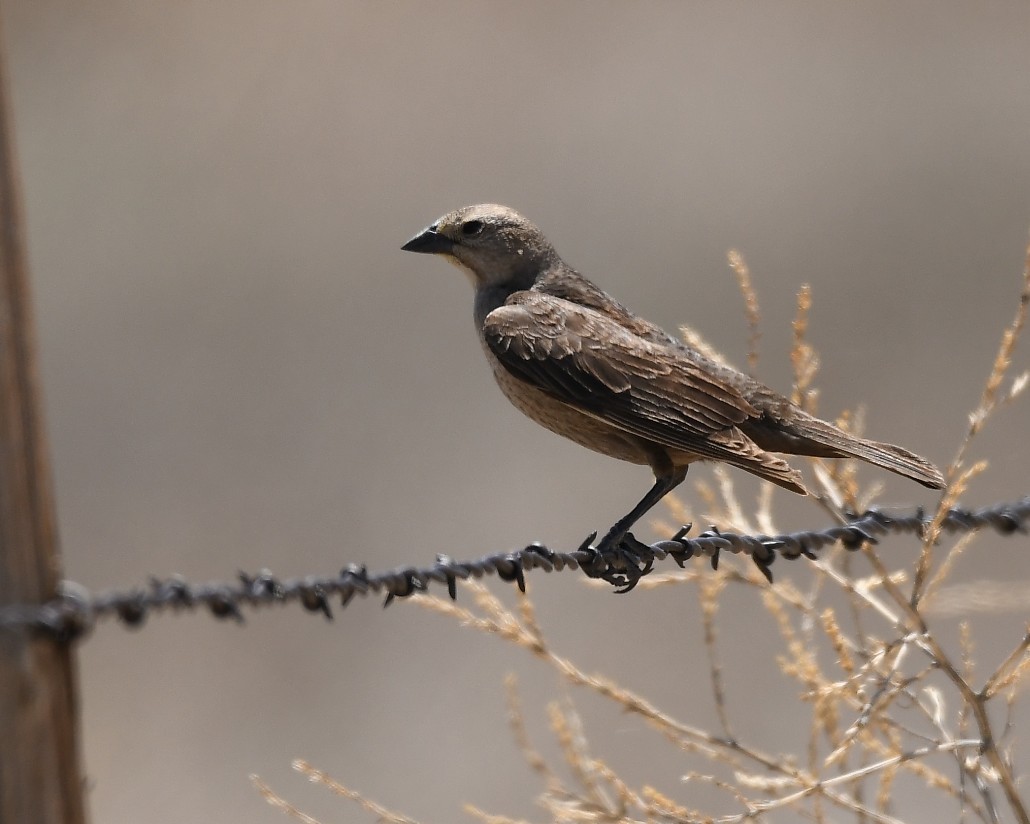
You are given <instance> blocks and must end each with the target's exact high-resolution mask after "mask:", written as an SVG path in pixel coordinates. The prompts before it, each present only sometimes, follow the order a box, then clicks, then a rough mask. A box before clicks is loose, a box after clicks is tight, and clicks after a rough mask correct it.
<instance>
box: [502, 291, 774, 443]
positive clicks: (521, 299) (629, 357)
mask: <svg viewBox="0 0 1030 824" xmlns="http://www.w3.org/2000/svg"><path fill="white" fill-rule="evenodd" d="M482 331H483V337H484V340H485V341H486V344H487V346H488V347H489V348H490V351H491V352H492V353H493V354H494V356H495V357H496V358H497V360H498V361H499V362H500V363H501V365H502V366H504V368H505V369H507V370H508V371H509V372H511V373H512V374H513V375H515V376H516V377H517V378H519V379H521V380H524V381H526V382H528V383H529V384H531V385H533V386H535V387H536V388H538V389H540V390H542V391H544V392H547V393H548V394H550V395H551V396H552V397H554V398H556V399H558V400H560V401H562V402H563V403H567V404H568V405H570V406H572V407H574V408H576V409H578V410H580V411H582V412H586V413H588V414H590V415H592V416H594V417H596V418H599V419H601V420H603V421H605V422H607V423H609V424H611V425H612V426H615V427H618V428H619V429H622V430H624V431H626V432H628V433H631V434H633V435H636V436H638V437H641V438H645V439H647V440H650V441H654V442H656V443H658V444H661V445H663V446H665V447H667V448H670V449H678V450H682V451H685V452H694V453H696V454H704V455H710V456H711V457H717V458H721V459H722V460H726V459H727V457H728V455H727V453H728V452H731V451H732V450H733V446H732V444H733V443H734V442H735V439H726V438H722V439H720V438H716V439H715V440H714V441H709V436H711V435H714V434H716V433H720V432H725V431H727V430H731V429H733V428H734V427H736V426H737V425H738V424H740V423H743V422H744V421H746V420H747V419H749V418H752V417H757V416H758V411H757V410H756V409H755V408H754V407H753V406H752V405H751V404H750V403H749V402H748V401H747V400H746V399H745V398H744V397H743V396H742V395H741V393H740V392H739V391H737V389H736V388H734V387H733V386H732V385H730V384H729V383H727V382H726V381H723V380H720V378H719V377H717V376H715V375H712V374H709V373H708V372H707V371H706V370H704V369H703V367H702V366H700V365H698V364H696V363H694V362H692V361H691V360H690V359H689V358H687V357H684V356H683V355H682V353H680V352H678V351H677V350H676V349H675V348H674V347H669V346H664V345H661V344H660V343H658V342H655V341H652V340H647V339H644V338H641V337H639V336H637V335H635V334H633V333H632V332H631V331H629V330H628V329H626V328H624V327H623V326H621V325H620V324H618V323H616V322H615V321H614V320H612V319H610V318H608V317H606V316H605V315H603V314H602V313H600V312H598V311H596V310H594V309H592V308H589V307H585V306H580V305H578V304H576V303H573V302H571V301H569V300H565V299H564V298H560V297H556V296H553V295H548V294H542V293H538V292H529V291H526V292H516V293H515V294H513V295H512V296H510V297H509V298H508V300H507V302H506V303H505V304H504V305H503V306H501V307H498V308H497V309H495V310H493V311H492V312H490V314H489V315H487V317H486V319H485V322H484V324H483V330H482ZM737 432H738V434H739V430H737Z"/></svg>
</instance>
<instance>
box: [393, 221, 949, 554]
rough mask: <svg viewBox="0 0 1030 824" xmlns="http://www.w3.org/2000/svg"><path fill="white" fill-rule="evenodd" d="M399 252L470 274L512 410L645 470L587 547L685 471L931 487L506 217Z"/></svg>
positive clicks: (452, 226) (606, 542) (430, 236)
mask: <svg viewBox="0 0 1030 824" xmlns="http://www.w3.org/2000/svg"><path fill="white" fill-rule="evenodd" d="M402 248H403V249H405V250H406V251H412V252H426V253H433V254H441V255H446V256H448V257H449V258H450V259H451V260H452V262H454V263H456V264H458V266H459V267H460V268H462V269H464V270H465V271H466V273H467V274H468V275H469V276H470V278H471V280H472V282H473V285H474V286H475V288H476V302H475V320H476V328H477V330H478V331H479V335H480V339H481V341H482V342H483V346H484V349H485V351H486V355H487V359H488V360H489V361H490V365H491V367H492V368H493V371H494V376H495V377H496V378H497V382H498V384H499V385H500V387H501V389H502V391H503V392H504V394H505V395H506V396H507V397H508V399H509V400H510V401H511V402H512V403H513V404H514V405H515V406H516V407H517V408H518V409H519V410H521V411H522V412H523V413H525V414H526V415H528V416H529V417H530V418H532V419H533V420H535V421H536V422H537V423H539V424H541V425H543V426H545V427H547V428H548V429H550V430H551V431H552V432H556V433H558V434H559V435H564V436H565V437H567V438H571V439H572V440H574V441H576V443H579V444H582V445H583V446H586V447H588V448H590V449H593V450H595V451H597V452H602V453H604V454H606V455H610V456H612V457H615V458H619V459H620V460H624V461H630V462H632V463H638V464H647V465H648V466H650V467H651V469H652V471H653V472H654V475H655V485H654V487H653V488H652V489H651V491H650V492H649V493H648V494H647V495H645V496H644V498H643V499H642V500H641V501H640V503H639V504H637V506H636V507H634V508H633V510H632V511H631V512H630V513H629V514H627V515H626V516H625V517H624V518H622V519H620V520H619V521H618V522H617V523H616V524H615V525H614V526H613V527H612V528H611V530H609V532H608V534H607V535H606V536H605V538H604V539H603V540H602V542H601V543H600V544H599V548H601V549H609V548H613V547H616V546H618V545H619V544H620V543H621V541H622V539H623V538H624V537H625V535H626V533H627V531H628V530H629V528H630V527H631V526H632V525H633V523H635V522H636V521H637V520H638V519H639V518H640V516H642V515H643V514H644V513H645V512H646V511H647V510H648V509H650V508H651V507H652V506H654V504H655V503H657V502H658V501H659V500H660V499H661V498H662V497H663V496H664V495H665V494H666V493H668V492H669V491H670V490H671V489H673V488H675V487H676V486H677V485H678V484H680V483H681V482H682V481H683V479H684V478H685V477H686V473H687V467H688V465H689V464H691V463H692V462H693V461H697V460H716V461H722V462H724V463H728V464H732V465H733V466H737V467H740V468H741V469H744V470H746V471H748V472H750V473H752V474H753V475H757V476H758V477H760V478H764V479H765V480H768V481H771V482H772V483H775V484H778V485H779V486H782V487H784V488H785V489H789V490H791V491H792V492H798V493H800V494H802V495H804V494H807V490H806V489H805V486H804V483H803V482H802V479H801V475H800V474H799V473H798V472H797V470H795V469H793V468H792V467H791V466H790V465H789V464H788V463H787V462H786V461H784V460H783V459H782V458H779V457H776V456H775V455H772V454H770V453H771V452H781V453H788V454H793V455H809V456H813V457H823V458H859V459H861V460H863V461H867V462H868V463H872V464H875V465H876V466H879V467H882V468H883V469H887V470H890V471H891V472H896V473H897V474H899V475H904V476H905V477H907V478H911V479H912V480H914V481H917V482H919V483H921V484H923V485H924V486H928V487H931V488H933V489H941V488H943V486H944V479H943V478H942V477H941V473H940V472H939V471H938V470H937V468H936V467H935V466H934V465H933V464H931V463H930V462H929V461H926V460H924V459H923V458H920V457H919V456H918V455H914V454H913V453H911V452H908V451H907V450H905V449H902V448H901V447H899V446H893V445H892V444H886V443H878V442H876V441H869V440H865V439H863V438H857V437H855V436H853V435H849V434H848V433H846V432H844V431H842V430H841V429H839V428H837V427H836V426H834V425H833V424H830V423H827V422H826V421H822V420H820V419H818V418H815V417H813V416H812V415H809V414H808V413H806V412H804V411H802V410H801V409H800V408H798V407H797V406H795V405H794V404H792V403H791V402H790V401H789V400H787V398H785V397H783V396H782V395H780V394H778V393H776V392H774V391H773V390H772V389H769V388H768V387H766V386H764V385H763V384H761V383H759V382H758V381H757V380H755V379H754V378H752V377H750V376H749V375H745V374H744V373H742V372H738V371H736V370H734V369H731V368H729V367H727V366H723V365H721V364H718V363H716V362H714V361H712V360H711V359H709V358H706V357H704V356H703V355H702V354H701V353H700V352H698V351H696V350H695V349H692V348H690V347H688V346H686V345H685V344H683V343H681V342H679V341H677V340H676V339H674V338H672V337H671V336H669V335H668V334H666V333H665V332H663V331H662V330H661V329H660V328H659V327H657V326H655V325H654V324H653V323H650V322H649V321H646V320H644V319H643V318H639V317H636V316H635V315H633V314H632V313H630V312H629V310H627V309H626V308H625V307H624V306H622V304H620V303H619V302H618V301H616V300H615V299H613V298H612V297H610V296H609V295H608V294H607V293H605V292H604V291H602V290H601V289H599V288H598V287H597V286H595V285H594V284H593V283H591V282H590V281H589V280H587V279H586V278H584V277H583V276H582V275H580V274H579V273H578V272H576V271H575V270H574V269H572V268H571V267H569V266H568V265H567V264H566V263H565V262H564V261H563V260H562V259H561V258H560V257H559V256H558V254H557V252H555V250H554V248H553V247H552V246H551V244H550V243H549V242H548V240H547V238H546V237H544V235H543V233H542V232H541V231H540V230H539V229H537V227H536V226H534V225H533V224H532V223H530V222H529V221H528V220H526V219H525V218H524V217H522V216H521V215H520V214H518V213H517V212H515V211H514V210H512V209H509V208H507V207H505V206H497V205H493V204H484V205H479V206H469V207H466V208H464V209H459V210H457V211H455V212H451V213H450V214H447V215H444V216H443V217H441V218H440V219H439V220H437V221H436V222H435V223H433V224H432V225H431V226H429V227H428V228H426V229H425V230H424V231H422V232H421V233H419V234H418V235H416V236H415V237H414V238H412V239H411V240H410V241H408V243H406V244H405V245H404V246H403V247H402Z"/></svg>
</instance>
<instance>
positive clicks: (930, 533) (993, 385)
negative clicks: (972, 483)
mask: <svg viewBox="0 0 1030 824" xmlns="http://www.w3.org/2000/svg"><path fill="white" fill-rule="evenodd" d="M1028 309H1030V244H1028V245H1027V248H1026V257H1025V258H1024V262H1023V288H1022V290H1021V292H1020V294H1019V305H1018V306H1017V308H1016V315H1015V317H1014V318H1013V319H1012V323H1010V324H1009V326H1008V328H1007V329H1006V330H1005V332H1004V333H1003V334H1002V338H1001V344H1000V345H999V347H998V354H997V355H996V356H995V358H994V364H993V366H992V368H991V373H990V375H988V377H987V382H986V383H985V384H984V390H983V394H982V395H981V396H980V403H979V405H978V406H977V408H976V409H975V410H974V411H973V413H972V414H971V415H970V416H969V428H968V429H967V430H966V434H965V437H964V438H963V439H962V442H961V443H960V444H959V448H958V452H957V453H956V454H955V458H954V460H952V462H951V465H950V466H949V467H948V471H947V473H946V475H945V480H947V482H948V487H949V488H948V489H947V490H945V494H944V495H943V496H942V498H941V502H940V504H939V506H938V507H937V514H936V516H935V517H934V519H933V521H932V522H931V523H930V526H929V528H928V529H927V530H926V536H925V540H924V542H923V551H922V553H921V554H920V557H919V563H918V565H917V567H916V575H915V586H914V587H913V590H912V597H911V603H912V605H913V606H915V605H917V604H918V603H919V599H920V596H921V594H922V588H923V585H924V583H925V580H926V576H927V573H928V571H929V569H930V565H931V563H932V561H933V547H934V545H935V544H936V542H937V539H938V537H939V535H940V531H941V525H942V524H943V522H944V518H945V515H946V514H947V509H948V507H949V506H951V505H952V504H950V503H948V501H949V499H951V498H953V497H957V494H958V491H957V490H956V492H955V494H954V495H952V489H951V487H952V486H953V485H954V484H955V481H957V480H958V479H959V477H960V475H961V473H962V467H963V462H964V460H965V457H966V452H968V450H969V446H970V444H971V443H972V442H973V439H974V438H975V437H976V436H977V434H979V432H980V431H981V430H982V429H983V426H984V424H985V423H986V422H987V420H988V418H989V417H990V416H991V413H992V412H994V410H995V409H996V408H997V406H998V390H999V389H1000V387H1001V384H1002V381H1003V380H1004V379H1005V375H1006V373H1007V372H1008V370H1009V367H1010V366H1011V365H1012V353H1013V351H1014V350H1015V347H1016V343H1017V341H1018V340H1019V336H1020V334H1021V333H1022V331H1023V327H1024V326H1025V325H1026V316H1027V311H1028Z"/></svg>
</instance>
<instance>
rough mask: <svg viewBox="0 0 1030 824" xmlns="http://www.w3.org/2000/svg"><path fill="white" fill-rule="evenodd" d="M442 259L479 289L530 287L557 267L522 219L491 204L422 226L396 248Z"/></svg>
mask: <svg viewBox="0 0 1030 824" xmlns="http://www.w3.org/2000/svg"><path fill="white" fill-rule="evenodd" d="M401 248H402V249H403V250H404V251H406V252H423V253H426V254H435V255H444V256H445V257H447V258H449V259H450V260H451V261H452V262H453V263H455V264H457V265H458V267H459V268H461V269H463V270H464V271H465V272H466V273H467V274H468V275H469V277H471V279H472V282H473V285H475V286H476V287H477V288H479V287H483V286H495V285H496V286H500V285H508V284H513V285H518V286H519V287H520V288H526V287H528V286H530V285H531V284H532V282H533V280H534V279H535V278H536V277H537V275H539V274H542V273H543V272H545V271H546V270H547V269H549V268H550V267H551V266H552V265H553V264H555V263H557V262H558V255H557V253H556V252H555V251H554V247H552V246H551V244H550V242H549V241H548V240H547V238H546V237H544V235H543V233H542V232H541V231H540V230H539V229H538V228H537V227H536V226H534V225H533V224H532V223H530V222H529V221H528V220H526V218H524V217H523V216H522V215H520V214H519V213H518V212H516V211H515V210H514V209H509V208H508V207H507V206H498V205H496V204H493V203H483V204H480V205H478V206H466V207H465V208H463V209H458V210H456V211H454V212H450V213H448V214H446V215H444V216H443V217H441V218H439V219H438V220H436V221H435V222H434V223H432V224H430V225H429V226H427V227H426V228H425V229H423V230H422V231H421V232H419V233H418V234H417V235H415V237H413V238H412V239H411V240H409V241H408V242H407V243H405V244H404V245H403V246H402V247H401Z"/></svg>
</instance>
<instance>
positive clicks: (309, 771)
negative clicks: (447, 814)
mask: <svg viewBox="0 0 1030 824" xmlns="http://www.w3.org/2000/svg"><path fill="white" fill-rule="evenodd" d="M293 769H295V770H296V771H297V772H299V773H301V774H303V775H305V776H307V778H308V780H309V781H311V782H312V783H313V784H321V785H322V786H323V787H326V788H327V789H328V790H330V791H331V792H333V793H334V794H336V795H338V796H340V797H341V798H346V799H348V800H349V801H356V802H357V803H358V804H360V805H361V806H362V807H363V808H364V809H365V810H367V811H368V812H370V813H372V815H374V816H375V817H376V819H377V820H378V821H381V822H382V824H419V822H418V821H417V820H415V819H414V818H408V817H407V816H406V815H401V814H400V813H395V812H393V810H388V809H387V808H386V807H383V806H381V805H379V804H376V803H375V802H374V801H370V800H369V799H367V798H365V797H364V796H363V795H361V794H360V793H356V792H354V790H351V789H348V788H347V787H345V786H343V785H342V784H340V783H339V782H338V781H336V780H334V779H333V778H330V777H329V775H327V774H326V773H324V772H322V771H321V770H316V769H315V768H314V767H312V766H311V765H310V764H309V763H308V762H307V761H303V760H301V759H297V760H296V761H294V762H293Z"/></svg>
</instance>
